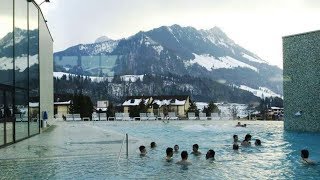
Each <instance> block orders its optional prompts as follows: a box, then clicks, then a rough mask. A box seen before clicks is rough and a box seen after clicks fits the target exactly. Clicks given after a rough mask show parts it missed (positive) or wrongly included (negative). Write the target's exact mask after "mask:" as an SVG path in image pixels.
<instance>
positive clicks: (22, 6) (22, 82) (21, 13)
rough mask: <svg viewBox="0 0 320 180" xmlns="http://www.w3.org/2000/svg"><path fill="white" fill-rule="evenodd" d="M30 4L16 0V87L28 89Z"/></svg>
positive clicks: (24, 0) (23, 0)
mask: <svg viewBox="0 0 320 180" xmlns="http://www.w3.org/2000/svg"><path fill="white" fill-rule="evenodd" d="M27 9H28V2H27V1H26V0H15V12H14V13H15V19H14V22H15V24H14V28H15V29H14V46H15V49H14V63H15V86H18V87H22V88H28V11H27Z"/></svg>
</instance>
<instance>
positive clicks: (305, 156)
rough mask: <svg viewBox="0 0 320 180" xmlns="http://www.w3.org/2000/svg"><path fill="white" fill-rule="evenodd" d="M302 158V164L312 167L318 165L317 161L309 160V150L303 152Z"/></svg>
mask: <svg viewBox="0 0 320 180" xmlns="http://www.w3.org/2000/svg"><path fill="white" fill-rule="evenodd" d="M301 158H302V162H303V163H305V164H310V165H315V164H316V162H315V161H313V160H311V159H309V151H308V150H307V149H303V150H301Z"/></svg>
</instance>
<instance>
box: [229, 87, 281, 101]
mask: <svg viewBox="0 0 320 180" xmlns="http://www.w3.org/2000/svg"><path fill="white" fill-rule="evenodd" d="M235 87H237V88H239V89H242V90H246V91H249V92H252V93H253V94H254V95H255V96H257V97H260V98H265V97H280V98H283V96H281V95H280V94H277V93H275V92H273V91H271V90H270V89H268V88H266V87H259V89H253V88H251V87H248V86H245V85H240V86H236V85H235Z"/></svg>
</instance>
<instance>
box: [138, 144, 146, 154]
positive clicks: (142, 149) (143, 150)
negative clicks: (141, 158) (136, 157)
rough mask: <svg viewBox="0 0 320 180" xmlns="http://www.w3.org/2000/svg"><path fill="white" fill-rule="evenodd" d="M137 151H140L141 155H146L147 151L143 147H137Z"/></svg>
mask: <svg viewBox="0 0 320 180" xmlns="http://www.w3.org/2000/svg"><path fill="white" fill-rule="evenodd" d="M139 150H140V153H141V154H145V153H147V150H146V147H145V146H140V147H139Z"/></svg>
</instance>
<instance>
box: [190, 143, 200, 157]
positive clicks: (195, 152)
mask: <svg viewBox="0 0 320 180" xmlns="http://www.w3.org/2000/svg"><path fill="white" fill-rule="evenodd" d="M191 154H193V155H196V156H199V155H201V152H200V151H199V145H198V144H194V145H193V146H192V152H191Z"/></svg>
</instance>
